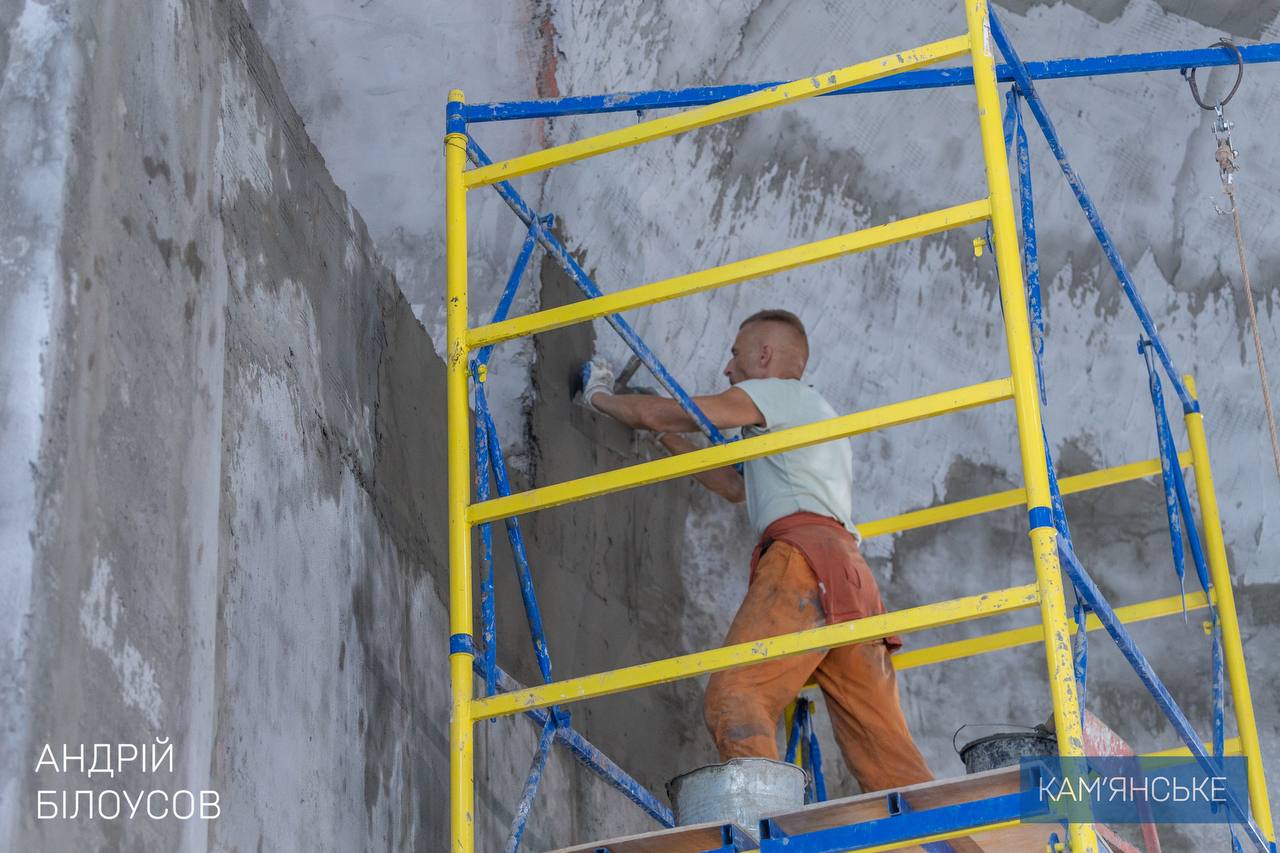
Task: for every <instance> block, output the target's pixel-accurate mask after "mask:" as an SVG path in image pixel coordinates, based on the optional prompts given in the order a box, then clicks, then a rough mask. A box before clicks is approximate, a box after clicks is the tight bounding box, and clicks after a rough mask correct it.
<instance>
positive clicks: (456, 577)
mask: <svg viewBox="0 0 1280 853" xmlns="http://www.w3.org/2000/svg"><path fill="white" fill-rule="evenodd" d="M462 104H463V96H462V92H461V91H459V90H457V89H454V90H452V91H450V92H449V103H448V106H447V107H446V112H445V137H444V215H445V274H446V287H447V300H448V301H447V303H446V308H445V319H446V326H447V329H448V339H449V340H448V353H447V364H446V369H447V379H446V383H447V384H446V387H447V390H448V452H449V679H450V688H451V694H452V702H451V705H450V711H449V787H450V808H449V833H450V838H451V844H450V849H451V850H452V851H453V852H454V853H472V851H473V850H474V849H475V826H474V822H475V819H474V815H475V744H474V736H475V729H474V724H473V723H472V720H471V698H472V692H473V690H474V686H473V682H472V674H471V664H472V659H473V658H474V657H475V650H474V647H473V646H472V639H471V628H472V625H471V620H472V605H471V526H470V524H468V522H467V506H468V505H469V504H470V503H471V429H470V423H469V418H468V402H467V397H468V394H467V343H466V341H467V192H466V186H465V185H464V184H463V176H462V173H463V170H464V169H465V168H466V164H467V135H466V123H465V121H464V119H463V117H462Z"/></svg>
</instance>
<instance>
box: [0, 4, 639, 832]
mask: <svg viewBox="0 0 1280 853" xmlns="http://www.w3.org/2000/svg"><path fill="white" fill-rule="evenodd" d="M138 12H139V7H138V5H137V4H135V3H132V2H130V3H125V2H119V1H118V0H112V2H104V3H100V4H92V5H86V4H78V3H61V2H54V3H44V2H36V0H30V2H17V3H13V2H9V3H6V4H4V5H3V6H2V7H0V13H2V14H0V32H2V33H3V40H0V48H3V49H2V50H0V68H3V69H4V77H3V86H2V87H0V120H2V121H3V124H4V127H5V134H4V144H3V149H2V151H0V174H3V180H0V194H3V210H4V211H5V213H4V216H3V217H0V318H3V320H0V322H2V323H3V324H4V325H3V334H2V335H0V339H2V340H3V341H4V344H3V345H2V346H0V429H2V430H3V434H4V436H5V438H4V441H3V444H0V448H2V451H0V452H3V463H4V464H3V465H2V466H0V470H2V472H3V473H0V478H2V479H0V495H3V496H4V498H3V503H2V504H0V560H2V565H0V584H2V585H3V589H2V592H3V595H0V624H3V625H4V626H5V627H4V635H3V644H2V645H0V720H3V723H2V724H0V725H2V726H3V729H2V732H3V735H2V736H0V847H3V848H4V849H6V850H48V851H54V850H71V849H101V850H126V849H127V850H206V849H212V850H252V849H258V850H268V849H269V850H292V849H307V850H334V851H348V850H362V849H388V850H389V849H395V850H439V849H443V848H444V847H445V845H446V843H447V841H446V839H447V814H448V789H447V784H446V780H447V778H448V758H447V755H448V752H447V738H446V731H447V720H448V698H447V697H448V688H447V662H446V655H447V651H446V649H447V635H448V628H447V619H446V612H445V604H444V601H445V586H446V575H445V568H444V567H445V550H446V546H445V536H444V527H445V511H444V503H443V498H444V483H443V479H444V456H443V447H444V442H443V436H442V435H441V433H440V423H439V415H440V413H441V411H442V409H443V381H442V380H443V371H442V365H441V362H440V361H439V359H438V358H437V357H436V355H435V352H434V349H433V346H432V343H431V340H430V338H429V336H428V335H427V333H426V332H425V331H424V330H423V328H422V326H421V325H420V323H419V322H418V320H417V319H416V318H415V317H414V315H413V313H412V310H411V308H410V305H409V303H408V302H407V301H406V300H405V298H404V296H403V295H402V293H401V292H400V290H399V288H398V286H397V284H396V282H395V279H394V278H393V276H392V274H391V273H390V272H389V271H388V269H387V267H386V266H385V265H384V264H383V262H382V261H381V259H380V257H379V254H378V252H377V250H376V249H375V247H374V244H373V242H372V240H371V239H370V237H369V234H368V231H367V229H366V226H365V224H364V222H363V220H362V219H361V217H360V216H359V215H358V214H357V213H356V212H355V210H354V209H353V208H352V206H351V204H350V203H349V201H348V199H347V197H346V195H345V194H344V193H343V192H342V191H341V190H339V189H338V188H337V187H336V186H335V184H334V182H333V180H332V178H331V177H330V175H329V173H328V171H327V169H326V166H325V163H324V160H323V159H322V158H321V156H320V154H319V152H318V151H317V150H316V148H315V147H314V145H313V144H312V142H311V140H310V139H309V137H308V134H307V130H306V128H305V127H304V125H303V123H302V120H301V119H300V117H299V116H298V114H297V113H296V112H295V111H294V110H293V108H292V107H291V106H290V103H289V99H288V97H287V95H286V94H285V92H284V90H283V88H282V87H281V84H280V81H279V79H278V77H277V75H276V72H275V68H274V65H273V63H272V62H271V60H270V59H269V58H268V57H267V56H266V54H265V53H264V51H263V49H262V46H261V44H260V43H259V41H258V38H257V36H256V34H255V33H254V31H253V27H252V25H251V23H250V21H249V18H248V17H247V16H246V14H245V12H244V10H243V9H242V7H241V6H240V5H239V3H237V2H217V3H186V2H179V1H178V0H174V1H173V2H162V0H156V2H152V3H149V4H148V7H147V9H146V12H147V14H145V15H139V14H138ZM479 737H480V742H479V746H478V782H479V785H478V789H479V791H478V799H479V803H480V809H479V814H478V826H479V831H478V837H479V839H480V849H485V850H490V849H496V848H498V847H500V846H501V844H502V840H503V839H504V838H505V834H506V828H507V823H508V822H509V821H510V819H511V815H512V810H513V808H514V805H515V802H516V800H517V798H518V794H519V790H520V787H521V785H522V784H523V780H524V775H525V773H526V771H527V768H528V762H529V758H530V756H531V755H532V752H533V746H534V744H535V742H536V732H535V731H534V729H533V727H532V725H531V724H530V723H529V722H528V721H526V720H524V719H519V718H517V719H513V720H508V721H504V722H499V723H495V724H491V725H484V726H481V727H480V728H479ZM156 739H166V740H167V741H168V743H170V744H172V745H173V755H174V761H173V765H172V769H173V772H172V773H166V772H160V773H155V774H151V773H143V772H142V771H141V770H140V769H139V768H138V767H137V766H136V765H132V766H130V767H129V768H128V769H125V770H122V771H121V772H120V773H119V774H118V775H115V776H114V777H107V776H105V775H100V774H93V775H91V776H90V775H87V774H85V773H84V772H82V770H81V768H79V767H76V766H74V765H72V767H71V768H70V769H69V770H68V771H67V772H61V773H60V772H58V771H57V770H56V769H52V768H50V767H49V766H48V765H42V766H41V768H40V770H39V772H34V770H35V768H36V766H37V763H38V762H39V759H40V758H41V753H42V751H43V747H44V745H45V744H51V745H52V748H53V750H54V755H55V757H56V760H57V762H58V765H59V766H60V767H63V769H66V768H65V766H63V763H62V758H61V749H62V746H63V744H67V745H69V747H70V749H71V751H72V752H73V753H74V752H76V751H77V750H78V749H79V748H80V745H82V744H83V745H85V747H84V748H85V750H86V757H87V758H88V759H89V761H90V762H91V761H92V758H93V745H94V744H117V743H130V744H154V743H155V741H156ZM88 768H89V765H88V764H86V765H85V767H84V768H83V769H84V770H87V769H88ZM583 774H584V771H581V770H580V769H579V768H578V766H577V765H576V764H573V763H572V762H571V761H569V760H568V759H567V758H566V757H565V756H563V755H560V754H557V755H555V756H553V758H552V760H551V763H550V766H549V769H548V771H547V773H546V776H545V777H544V780H543V786H542V792H541V794H540V800H539V808H538V810H537V811H536V812H535V815H534V818H533V820H532V821H531V822H530V826H529V829H528V832H527V834H526V839H527V842H528V844H529V846H530V847H531V848H533V849H545V848H548V847H553V846H559V845H561V844H565V843H568V842H569V841H570V840H572V839H573V838H577V837H583V836H586V835H589V834H594V833H596V832H597V830H598V828H599V826H600V821H603V820H604V819H606V818H611V825H621V826H625V827H628V828H636V829H638V828H641V827H644V826H648V825H650V822H649V821H648V820H647V819H646V818H644V817H643V816H641V815H640V814H639V813H638V812H637V811H636V810H635V809H634V807H632V806H631V805H630V804H628V803H626V802H625V801H623V800H622V799H621V798H620V797H619V796H618V795H616V794H614V793H613V792H611V791H609V790H608V789H604V788H603V787H602V786H600V785H599V783H595V782H593V781H591V779H588V778H585V777H584V775H583ZM591 778H592V779H593V778H594V777H591ZM77 789H83V790H90V791H97V792H101V791H104V790H113V791H123V792H126V793H127V795H128V796H129V797H131V798H134V799H136V796H137V794H138V793H140V792H142V791H149V790H153V789H157V790H162V791H165V792H167V793H170V794H171V793H173V792H176V791H178V790H181V789H188V790H194V791H201V790H213V791H216V792H218V794H219V797H220V803H219V805H220V810H221V814H220V816H219V817H218V818H217V819H216V820H213V821H210V822H206V821H201V820H191V821H183V820H177V819H175V818H174V817H172V816H170V817H167V818H164V819H158V820H153V819H148V818H144V817H142V816H141V815H139V816H138V817H135V818H134V819H124V818H121V819H116V820H112V819H96V818H95V819H89V817H88V813H87V806H85V805H84V804H83V803H82V805H81V808H80V810H79V815H78V817H77V818H76V819H74V820H67V819H62V817H61V816H62V815H63V814H65V813H64V812H62V811H61V809H60V810H59V815H60V817H59V818H58V819H52V820H40V819H38V817H39V813H40V806H39V795H38V792H39V791H41V790H53V791H55V792H57V793H56V794H55V795H54V796H55V800H56V801H57V802H58V803H59V804H60V803H61V800H60V797H61V794H62V792H63V791H66V792H68V796H69V797H70V798H71V800H72V801H74V798H75V794H74V791H75V790H77ZM583 798H590V799H591V801H592V802H593V803H594V804H595V808H593V809H592V810H590V812H589V813H584V816H583V817H582V819H581V820H579V819H577V817H576V813H575V810H574V809H573V808H571V807H570V803H571V801H577V800H580V799H583ZM108 802H110V800H108ZM162 802H164V801H163V800H160V801H156V802H155V809H154V811H155V812H157V813H159V812H161V811H162V810H161V809H160V803H162ZM145 812H146V808H145V807H144V809H143V814H145ZM593 821H594V823H593Z"/></svg>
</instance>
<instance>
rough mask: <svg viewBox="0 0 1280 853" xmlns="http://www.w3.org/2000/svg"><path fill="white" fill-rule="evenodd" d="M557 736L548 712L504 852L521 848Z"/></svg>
mask: <svg viewBox="0 0 1280 853" xmlns="http://www.w3.org/2000/svg"><path fill="white" fill-rule="evenodd" d="M555 736H556V722H555V718H554V717H552V716H551V715H550V714H548V715H547V721H546V722H545V723H543V724H542V735H541V736H540V737H539V738H538V749H537V751H536V752H535V753H534V754H533V763H532V765H531V766H530V767H529V776H528V778H527V779H525V783H524V791H523V792H522V793H521V794H520V803H519V804H518V805H517V806H516V813H515V816H514V817H512V819H511V831H510V832H509V833H508V834H507V845H506V846H505V847H503V848H502V853H516V851H518V850H519V849H520V838H521V837H522V836H523V835H524V827H525V824H526V823H528V822H529V812H530V810H532V809H533V798H534V797H536V796H537V795H538V784H539V783H540V782H541V781H542V771H543V770H544V769H546V766H547V753H549V752H550V751H551V743H552V742H553V741H554V740H555Z"/></svg>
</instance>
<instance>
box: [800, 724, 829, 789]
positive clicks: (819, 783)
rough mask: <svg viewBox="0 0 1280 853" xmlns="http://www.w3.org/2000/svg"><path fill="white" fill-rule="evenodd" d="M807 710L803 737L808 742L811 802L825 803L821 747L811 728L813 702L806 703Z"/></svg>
mask: <svg viewBox="0 0 1280 853" xmlns="http://www.w3.org/2000/svg"><path fill="white" fill-rule="evenodd" d="M805 704H806V705H807V706H808V710H807V711H806V712H805V715H804V729H805V736H806V737H807V739H808V741H809V773H810V774H812V776H813V801H814V802H815V803H825V802H826V801H827V780H826V779H825V778H824V777H823V775H822V747H820V746H819V745H818V733H817V732H816V731H814V728H813V708H814V705H813V702H809V701H806V702H805Z"/></svg>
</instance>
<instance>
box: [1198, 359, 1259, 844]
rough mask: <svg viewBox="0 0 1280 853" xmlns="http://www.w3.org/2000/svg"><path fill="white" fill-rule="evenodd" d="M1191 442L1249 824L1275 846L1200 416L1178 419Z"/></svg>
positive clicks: (1219, 520)
mask: <svg viewBox="0 0 1280 853" xmlns="http://www.w3.org/2000/svg"><path fill="white" fill-rule="evenodd" d="M1183 380H1184V381H1185V382H1186V385H1187V391H1188V392H1190V394H1191V396H1192V397H1193V398H1194V397H1195V396H1196V384H1195V380H1194V379H1192V378H1191V377H1190V376H1184V377H1183ZM1184 420H1185V421H1186V424H1187V436H1188V438H1189V440H1190V442H1191V459H1192V462H1193V464H1194V465H1195V474H1196V495H1197V496H1198V497H1199V499H1200V520H1201V523H1202V524H1203V526H1204V544H1205V556H1206V558H1207V559H1208V561H1209V577H1210V579H1211V580H1212V581H1213V591H1214V594H1215V597H1216V600H1217V606H1218V622H1219V624H1220V625H1221V626H1222V657H1223V662H1224V664H1225V666H1226V670H1227V681H1228V683H1230V685H1231V705H1232V707H1233V708H1235V714H1236V730H1237V731H1238V732H1239V734H1240V747H1241V751H1242V752H1243V753H1244V755H1245V759H1246V761H1247V762H1248V766H1249V803H1250V808H1251V809H1252V811H1253V819H1254V821H1255V822H1256V823H1257V824H1258V827H1259V828H1260V829H1261V830H1262V834H1263V835H1264V836H1265V837H1266V839H1267V840H1268V841H1275V840H1276V833H1275V826H1274V824H1272V822H1271V801H1270V800H1269V799H1268V797H1267V778H1266V776H1265V775H1264V773H1263V769H1262V747H1261V745H1260V744H1259V743H1258V723H1257V721H1256V720H1255V719H1254V716H1253V696H1252V695H1251V694H1250V691H1249V673H1248V672H1247V671H1246V670H1245V665H1244V646H1243V643H1242V642H1241V640H1240V621H1239V618H1238V617H1237V615H1236V599H1235V594H1234V593H1233V592H1232V589H1231V571H1230V569H1229V567H1228V566H1227V547H1226V545H1225V543H1224V542H1223V538H1222V517H1221V516H1220V515H1219V514H1218V494H1217V492H1216V491H1215V490H1214V487H1213V471H1212V469H1211V468H1210V467H1209V443H1208V441H1207V440H1206V439H1205V432H1204V415H1202V414H1200V412H1198V411H1196V412H1188V413H1187V414H1186V415H1185V416H1184Z"/></svg>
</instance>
